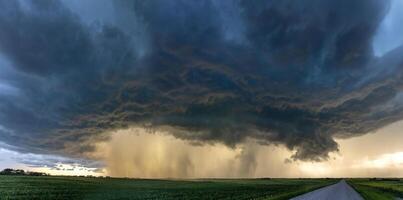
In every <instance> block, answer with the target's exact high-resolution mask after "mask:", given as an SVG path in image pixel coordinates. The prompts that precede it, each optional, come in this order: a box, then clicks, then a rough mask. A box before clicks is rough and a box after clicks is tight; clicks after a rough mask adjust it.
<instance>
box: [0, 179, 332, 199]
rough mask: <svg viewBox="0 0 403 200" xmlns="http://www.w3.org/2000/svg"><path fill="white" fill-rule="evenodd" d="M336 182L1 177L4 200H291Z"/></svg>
mask: <svg viewBox="0 0 403 200" xmlns="http://www.w3.org/2000/svg"><path fill="white" fill-rule="evenodd" d="M337 181H338V180H336V179H197V180H196V179H194V180H148V179H124V178H91V177H62V176H38V177H35V176H0V199H1V200H4V199H41V200H46V199H278V200H280V199H289V198H291V197H294V196H297V195H300V194H303V193H306V192H309V191H311V190H314V189H317V188H320V187H323V186H326V185H330V184H333V183H335V182H337Z"/></svg>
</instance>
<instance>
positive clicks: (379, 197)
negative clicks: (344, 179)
mask: <svg viewBox="0 0 403 200" xmlns="http://www.w3.org/2000/svg"><path fill="white" fill-rule="evenodd" d="M348 183H349V184H350V185H351V186H353V187H354V189H355V190H357V192H359V193H360V194H361V196H362V197H363V198H364V199H365V200H395V199H396V197H400V198H403V179H350V180H349V181H348Z"/></svg>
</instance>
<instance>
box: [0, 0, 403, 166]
mask: <svg viewBox="0 0 403 200" xmlns="http://www.w3.org/2000/svg"><path fill="white" fill-rule="evenodd" d="M73 2H74V1H73ZM100 4H102V3H100V2H98V1H86V3H85V4H84V3H83V4H82V5H81V4H80V3H78V6H77V5H76V4H74V3H72V2H67V1H44V0H40V1H6V0H0V7H1V8H2V12H1V13H0V55H1V56H0V63H1V65H0V72H1V73H0V140H1V141H3V142H5V143H7V144H8V145H12V146H16V147H18V148H19V149H20V151H28V152H37V153H51V154H61V155H68V156H72V157H76V156H77V157H80V156H83V155H85V153H86V152H91V151H92V150H93V147H92V146H91V144H90V143H89V142H88V141H89V140H103V139H106V138H107V136H105V135H104V134H103V133H104V132H106V131H110V130H115V129H120V128H127V127H130V126H143V127H146V128H150V129H164V130H166V131H168V132H169V133H170V134H172V135H174V136H175V137H178V138H180V139H185V140H190V141H192V142H195V143H205V142H206V143H210V142H212V143H214V142H220V143H224V144H226V145H228V146H235V145H236V144H239V143H242V142H243V141H245V139H247V138H255V139H258V140H259V141H261V143H262V144H281V145H285V146H286V147H287V148H288V149H290V150H294V151H295V154H294V155H293V159H295V160H316V161H319V160H324V159H327V158H328V154H329V153H330V152H333V151H337V150H338V144H337V143H336V142H335V141H334V138H336V137H345V138H348V137H354V136H358V135H362V134H366V133H368V132H371V131H374V130H376V129H378V128H381V127H383V126H385V125H388V124H390V123H392V122H395V121H398V120H401V119H402V118H403V102H402V101H403V96H402V90H403V87H402V86H403V82H402V80H403V79H402V75H403V73H402V67H403V47H402V46H400V47H398V48H396V49H394V50H392V51H390V52H388V53H386V54H384V55H383V56H382V57H377V56H375V55H374V53H373V52H374V51H373V45H372V44H373V38H374V36H375V34H376V31H377V29H378V27H379V26H380V23H381V21H382V20H383V18H384V16H385V14H386V13H387V12H388V10H389V7H390V4H389V1H385V0H368V1H361V0H342V1H337V2H336V1H331V0H328V1H327V0H326V1H324V0H313V1H309V2H306V1H304V2H301V1H298V2H296V1H292V0H285V1H264V2H263V1H246V0H245V1H243V0H240V1H235V0H234V1H213V0H211V1H208V0H206V1H180V0H174V1H162V0H161V1H159V0H149V1H113V2H109V4H111V5H110V6H109V7H105V9H101V10H102V11H103V12H102V13H101V14H100V13H99V12H98V13H97V11H96V10H95V9H96V8H101V7H102V6H101V5H100ZM80 6H81V8H79V7H80ZM102 8H103V7H102ZM3 88H5V89H3Z"/></svg>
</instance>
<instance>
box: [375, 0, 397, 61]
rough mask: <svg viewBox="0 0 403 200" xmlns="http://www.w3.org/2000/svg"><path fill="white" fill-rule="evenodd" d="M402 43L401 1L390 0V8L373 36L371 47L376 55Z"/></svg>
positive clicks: (380, 54) (382, 53)
mask: <svg viewBox="0 0 403 200" xmlns="http://www.w3.org/2000/svg"><path fill="white" fill-rule="evenodd" d="M402 44H403V1H402V0H392V1H391V5H390V10H389V12H388V13H387V14H386V16H385V18H384V19H383V21H382V22H381V24H380V26H379V28H378V32H377V34H376V35H375V37H374V41H373V48H374V53H375V55H376V56H379V57H380V56H382V55H384V54H385V53H387V52H389V51H391V50H393V49H395V48H396V47H399V46H400V45H402Z"/></svg>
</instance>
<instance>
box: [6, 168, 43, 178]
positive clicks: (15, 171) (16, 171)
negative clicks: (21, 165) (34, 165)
mask: <svg viewBox="0 0 403 200" xmlns="http://www.w3.org/2000/svg"><path fill="white" fill-rule="evenodd" d="M0 175H17V176H18V175H25V176H49V174H47V173H43V172H30V171H24V170H22V169H11V168H7V169H4V170H3V171H1V172H0Z"/></svg>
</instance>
